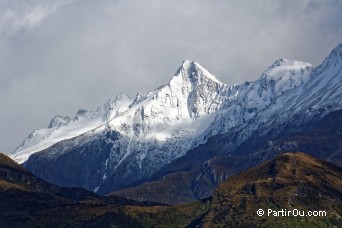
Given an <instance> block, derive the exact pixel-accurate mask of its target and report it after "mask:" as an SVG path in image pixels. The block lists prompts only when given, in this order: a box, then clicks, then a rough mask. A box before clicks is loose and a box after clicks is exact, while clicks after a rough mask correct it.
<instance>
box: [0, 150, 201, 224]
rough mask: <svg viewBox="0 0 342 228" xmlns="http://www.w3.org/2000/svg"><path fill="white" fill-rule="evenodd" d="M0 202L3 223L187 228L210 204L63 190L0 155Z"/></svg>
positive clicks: (0, 217)
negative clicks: (173, 204) (155, 201)
mask: <svg viewBox="0 0 342 228" xmlns="http://www.w3.org/2000/svg"><path fill="white" fill-rule="evenodd" d="M0 202H1V207H0V226H1V227H113V226H115V227H146V226H156V225H158V224H165V225H167V226H177V227H180V226H182V227H184V226H186V225H187V224H190V223H191V222H192V221H193V220H195V219H196V218H198V217H201V216H203V214H204V213H205V212H206V210H207V208H208V207H207V205H208V203H205V202H194V203H192V204H188V205H180V206H176V207H170V206H167V205H160V204H153V203H144V204H142V203H137V202H134V201H131V200H126V199H124V198H120V197H114V196H111V197H103V196H98V195H96V194H94V193H92V192H89V191H86V190H83V189H76V188H60V187H58V186H55V185H52V184H49V183H47V182H45V181H43V180H40V179H39V178H37V177H35V176H34V175H32V174H31V173H30V172H28V171H27V170H25V169H23V168H22V167H21V166H19V165H18V164H16V163H15V162H14V161H12V160H11V159H10V158H8V157H7V156H6V155H4V154H1V153H0Z"/></svg>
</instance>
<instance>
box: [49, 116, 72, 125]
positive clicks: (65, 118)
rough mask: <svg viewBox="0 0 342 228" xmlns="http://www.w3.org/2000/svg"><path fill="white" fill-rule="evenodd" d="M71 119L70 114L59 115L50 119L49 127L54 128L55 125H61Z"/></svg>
mask: <svg viewBox="0 0 342 228" xmlns="http://www.w3.org/2000/svg"><path fill="white" fill-rule="evenodd" d="M70 121H71V118H70V117H69V116H60V115H57V116H55V117H53V118H52V120H51V121H50V124H49V126H48V128H53V127H55V126H60V125H66V124H68V123H69V122H70Z"/></svg>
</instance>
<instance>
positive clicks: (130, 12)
mask: <svg viewBox="0 0 342 228" xmlns="http://www.w3.org/2000/svg"><path fill="white" fill-rule="evenodd" d="M341 12H342V1H338V0H321V1H320V0H286V1H285V0H245V1H242V0H236V1H233V0H232V1H229V0H173V1H167V0H111V1H109V0H98V1H94V0H58V1H57V0H56V1H53V0H17V1H13V0H0V127H1V131H0V151H3V152H6V153H9V152H12V151H13V150H14V149H15V148H16V147H17V146H18V145H19V144H20V143H21V142H22V140H23V139H24V138H25V137H27V136H28V135H29V133H31V132H32V131H33V130H34V129H38V128H43V127H47V126H48V124H49V121H50V119H51V118H52V117H53V116H55V115H56V114H61V115H69V116H71V117H73V116H74V115H75V113H76V111H77V110H78V109H79V108H85V109H89V110H94V109H96V108H97V107H98V106H101V105H102V104H103V103H104V102H105V101H106V100H108V99H109V98H111V97H115V95H116V94H117V93H119V92H124V93H126V94H128V95H130V96H131V97H134V96H135V94H136V93H137V92H139V91H140V92H143V93H145V92H148V91H152V90H154V89H155V88H157V87H159V86H160V85H162V84H165V83H167V82H168V81H169V80H170V78H171V76H172V75H173V74H174V73H175V71H176V70H177V68H178V67H179V66H180V64H181V62H182V60H183V59H190V60H194V61H197V62H198V63H200V64H201V65H202V66H203V67H205V68H206V69H208V70H209V71H210V72H211V73H213V74H214V75H216V77H217V78H218V79H219V80H220V81H222V82H224V83H227V84H233V83H241V82H244V81H245V80H254V79H256V78H257V77H259V75H260V74H261V73H262V72H263V71H264V70H265V68H266V67H268V66H269V65H271V64H272V63H273V62H274V61H275V60H276V59H279V58H287V59H295V60H301V61H305V62H310V63H311V64H313V65H318V64H319V63H320V62H321V61H322V60H323V58H324V57H325V56H326V55H328V54H329V52H330V51H331V49H332V48H334V47H335V46H336V45H337V44H338V43H339V42H342V13H341Z"/></svg>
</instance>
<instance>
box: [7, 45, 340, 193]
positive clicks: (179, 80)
mask: <svg viewBox="0 0 342 228" xmlns="http://www.w3.org/2000/svg"><path fill="white" fill-rule="evenodd" d="M340 55H341V50H340V48H339V46H337V47H336V48H335V49H334V50H332V52H331V53H330V55H328V56H327V57H326V58H325V60H324V61H323V62H322V64H321V65H319V66H317V67H315V68H313V67H312V66H311V65H310V64H307V63H303V62H299V61H290V60H285V59H281V60H277V61H276V62H275V63H274V64H272V65H271V66H270V67H269V68H268V69H266V70H265V72H264V73H263V74H262V75H261V76H260V77H259V78H258V79H256V80H255V81H251V82H245V83H242V84H239V85H233V86H228V85H225V84H223V83H220V82H219V81H217V79H216V78H215V77H214V76H212V75H211V74H210V73H209V72H208V71H206V70H205V69H204V68H203V67H201V66H200V65H199V64H197V63H195V62H192V61H184V62H183V64H182V66H181V67H180V68H179V69H178V70H177V72H176V73H175V75H174V76H173V78H172V79H171V80H170V82H169V83H168V84H166V85H163V86H162V87H159V88H158V89H156V90H155V91H154V92H151V93H148V94H147V95H140V94H139V95H137V96H136V99H134V101H133V103H130V102H131V100H130V101H129V102H127V103H126V106H125V111H123V112H121V113H120V114H119V115H117V116H115V118H113V119H111V120H110V121H103V120H101V121H102V122H101V121H100V122H101V123H102V125H101V126H100V127H99V128H96V129H94V128H92V129H93V130H91V129H89V131H87V134H84V135H80V136H79V137H74V138H70V139H65V140H63V141H59V142H57V143H56V144H53V145H52V146H51V145H50V147H47V148H45V149H44V150H42V151H40V152H38V153H34V154H32V155H31V156H30V157H29V159H28V160H27V161H26V163H25V166H26V167H27V168H28V169H30V170H31V171H32V172H34V173H35V174H36V175H37V176H39V177H41V178H43V179H48V180H49V181H50V182H52V183H58V184H59V185H66V186H79V187H84V188H86V189H89V190H92V191H96V192H97V191H98V192H99V193H102V194H105V193H108V192H111V191H113V190H118V189H120V188H123V187H127V186H129V185H130V184H132V183H135V182H137V181H140V180H143V179H147V178H150V177H152V176H153V175H154V174H155V173H156V172H158V170H161V169H162V168H163V167H164V166H165V165H167V164H169V163H171V162H172V161H174V160H175V159H177V158H181V157H183V156H185V155H186V153H187V152H188V151H190V150H192V149H193V148H195V147H197V146H199V145H201V144H205V143H206V142H207V141H208V140H209V139H210V138H212V137H215V136H217V135H220V134H228V133H229V134H231V135H232V136H234V137H231V138H230V139H229V140H228V141H229V143H230V144H229V145H228V144H226V149H227V150H228V152H226V153H228V154H229V151H233V150H234V149H236V148H237V147H238V146H239V145H240V144H241V143H243V142H244V141H245V140H247V139H248V138H249V137H250V136H251V135H252V134H253V132H255V131H256V130H257V129H266V130H267V128H269V129H271V128H272V127H273V126H278V125H282V124H285V123H287V122H288V121H291V119H293V118H294V117H295V116H299V117H300V118H301V120H300V121H303V122H305V121H306V122H307V121H310V120H311V119H315V118H316V119H321V118H323V117H324V116H325V115H327V114H328V113H330V112H333V111H336V110H338V109H341V108H342V101H341V99H340V98H341V97H342V92H341V91H340V90H339V89H338V88H339V85H340V83H341V81H342V80H341V77H342V74H341V67H342V62H341V58H340ZM322 69H323V70H322ZM323 79H324V80H323ZM324 91H330V92H329V93H326V92H324ZM129 103H130V104H129ZM299 117H298V118H299ZM81 120H82V118H80V121H81ZM92 120H93V119H92ZM97 120H98V119H95V120H93V122H92V123H98V122H99V121H98V122H96V121H97ZM31 152H32V151H31ZM16 153H17V154H20V152H16ZM26 155H27V154H26ZM15 156H16V155H15V154H12V157H13V158H15ZM209 156H210V155H209ZM70 161H74V163H71V162H70ZM75 164H76V165H75ZM49 166H51V167H49ZM62 169H63V170H68V171H69V174H67V173H64V174H63V175H62V174H60V173H58V172H56V171H53V170H62ZM96 172H97V173H96ZM70 173H72V175H71V174H70ZM76 173H77V175H76ZM69 176H74V179H72V180H71V179H70V178H69ZM77 176H78V177H77ZM77 178H81V179H82V183H80V181H79V180H78V179H77ZM63 179H64V180H68V181H65V182H63Z"/></svg>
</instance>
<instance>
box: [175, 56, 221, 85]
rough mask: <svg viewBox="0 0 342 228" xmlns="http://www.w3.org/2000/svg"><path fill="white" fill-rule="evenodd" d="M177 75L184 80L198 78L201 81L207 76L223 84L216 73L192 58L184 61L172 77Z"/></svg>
mask: <svg viewBox="0 0 342 228" xmlns="http://www.w3.org/2000/svg"><path fill="white" fill-rule="evenodd" d="M175 77H181V78H182V79H183V80H190V81H196V80H197V81H199V82H200V81H201V79H203V78H205V79H207V80H211V81H213V82H215V83H219V84H222V83H221V82H220V81H219V80H218V79H217V78H216V77H215V76H214V75H212V74H211V73H209V71H208V70H206V69H205V68H204V67H202V66H201V65H200V64H198V63H197V62H195V61H190V60H184V61H183V62H182V65H181V66H180V67H179V68H178V70H177V71H176V73H175V74H174V77H173V78H172V79H174V78H175ZM172 79H171V81H172Z"/></svg>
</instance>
